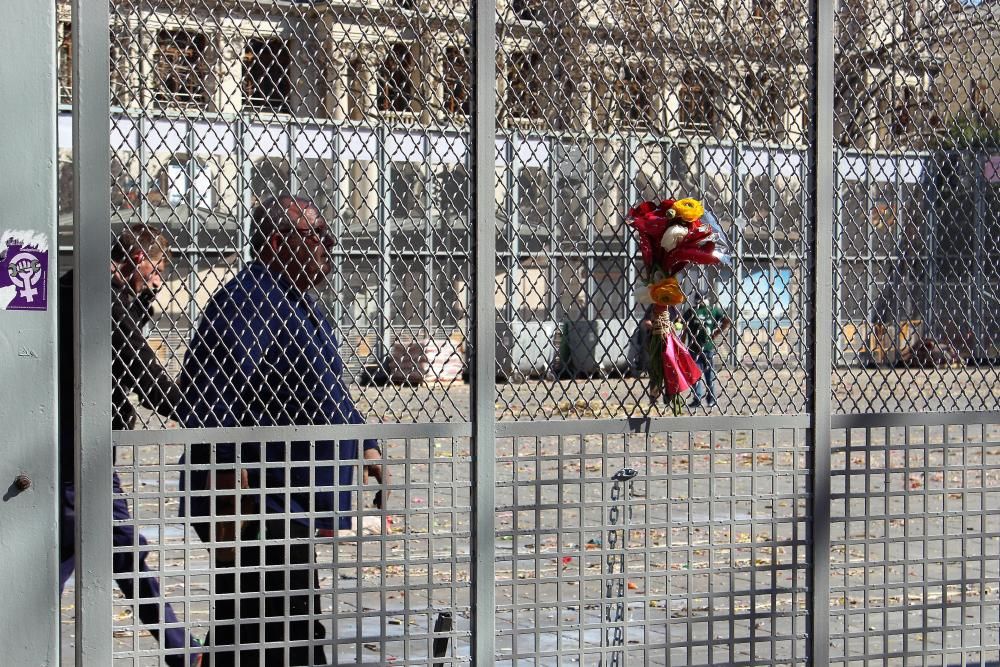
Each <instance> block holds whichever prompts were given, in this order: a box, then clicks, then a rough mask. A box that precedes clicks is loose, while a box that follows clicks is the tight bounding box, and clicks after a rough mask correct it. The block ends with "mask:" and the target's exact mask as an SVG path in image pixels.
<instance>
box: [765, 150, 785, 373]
mask: <svg viewBox="0 0 1000 667" xmlns="http://www.w3.org/2000/svg"><path fill="white" fill-rule="evenodd" d="M764 155H766V156H767V274H768V282H769V283H770V287H768V290H767V363H768V365H771V364H773V363H774V361H775V359H776V358H777V349H776V346H775V344H774V336H775V334H776V333H777V331H778V319H777V318H776V317H775V316H774V306H775V295H776V287H777V285H778V281H777V276H778V267H777V258H778V244H777V243H775V242H774V234H775V232H776V231H777V229H778V224H777V221H776V219H775V215H774V210H775V208H776V207H777V203H778V201H777V200H778V197H777V188H776V187H775V185H774V180H775V178H776V176H777V173H776V172H775V170H774V158H775V155H776V153H774V152H772V151H771V150H768V151H767V152H766V153H764ZM778 155H782V157H784V155H783V154H781V153H778Z"/></svg>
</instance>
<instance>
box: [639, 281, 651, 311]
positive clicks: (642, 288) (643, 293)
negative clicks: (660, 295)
mask: <svg viewBox="0 0 1000 667" xmlns="http://www.w3.org/2000/svg"><path fill="white" fill-rule="evenodd" d="M635 300H636V301H637V302H639V303H641V304H642V305H644V306H649V305H651V304H652V303H653V299H652V297H650V296H649V285H639V286H638V287H636V288H635Z"/></svg>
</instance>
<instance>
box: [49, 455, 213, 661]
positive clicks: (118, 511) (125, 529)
mask: <svg viewBox="0 0 1000 667" xmlns="http://www.w3.org/2000/svg"><path fill="white" fill-rule="evenodd" d="M114 490H115V493H116V494H119V493H121V492H122V488H121V481H120V480H119V479H118V475H117V474H115V476H114ZM61 505H62V511H61V513H60V514H61V520H60V525H59V560H60V563H59V592H60V594H61V593H62V591H63V589H64V588H65V587H66V581H67V580H68V579H69V578H70V576H71V575H72V574H73V570H74V569H75V568H76V554H75V552H74V543H73V533H74V530H75V528H74V525H75V524H76V489H75V488H74V486H73V485H72V484H63V487H62V502H61ZM112 516H113V517H114V519H115V520H116V521H127V520H128V519H130V518H131V517H130V516H129V513H128V503H127V502H125V500H124V499H123V498H116V499H115V501H114V503H113V505H112ZM112 535H113V538H114V545H115V546H116V547H131V546H135V545H136V538H138V540H139V541H138V544H139V546H146V544H147V542H146V538H144V537H143V536H142V535H139V534H136V531H135V528H133V527H132V526H130V525H128V524H120V523H116V524H115V526H114V528H113V530H112ZM137 555H138V557H139V573H140V574H139V577H138V584H139V586H138V588H139V598H140V599H142V598H150V599H151V600H154V602H150V603H149V604H140V605H139V620H140V621H142V623H144V624H145V625H146V626H147V627H146V629H147V630H149V632H150V634H151V635H153V637H155V638H156V639H157V640H158V641H160V642H161V643H162V644H163V647H164V648H168V649H181V648H184V646H185V638H184V634H185V629H184V628H177V627H174V628H167V629H165V630H164V631H163V633H162V637H161V634H160V630H159V629H158V628H157V626H158V625H159V624H160V623H161V615H160V582H159V579H158V578H157V577H155V576H153V577H150V576H143V575H144V573H147V572H149V567H148V566H147V565H146V556H147V555H148V552H147V551H142V550H140V551H139V553H138V554H136V553H134V552H124V553H115V554H114V557H113V559H112V565H111V567H112V571H113V572H114V573H115V574H123V575H128V576H123V577H120V578H118V577H116V578H115V583H116V584H118V588H119V589H120V590H121V592H122V594H123V595H124V596H125V598H126V599H129V600H132V599H135V594H136V585H135V584H136V580H135V579H133V578H132V572H134V571H135V557H136V556H137ZM162 622H163V623H169V624H173V623H177V616H176V615H175V614H174V610H173V609H172V608H171V607H170V605H169V604H164V605H163V615H162ZM191 646H192V647H194V648H197V647H198V646H199V645H198V642H196V641H194V639H192V640H191ZM197 655H198V652H192V657H195V656H197ZM164 662H166V664H167V665H169V667H184V664H185V662H184V656H183V655H170V656H167V657H166V658H164ZM192 662H193V660H192Z"/></svg>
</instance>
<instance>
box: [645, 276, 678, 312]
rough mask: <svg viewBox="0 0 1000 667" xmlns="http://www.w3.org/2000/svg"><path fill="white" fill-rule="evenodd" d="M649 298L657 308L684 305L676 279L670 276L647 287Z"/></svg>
mask: <svg viewBox="0 0 1000 667" xmlns="http://www.w3.org/2000/svg"><path fill="white" fill-rule="evenodd" d="M649 298H650V299H651V300H652V302H653V303H655V304H656V305H657V306H677V305H680V304H682V303H684V293H683V292H681V286H680V285H679V284H678V283H677V278H674V277H673V276H671V277H670V278H667V279H666V280H661V281H660V282H658V283H654V284H652V285H650V286H649Z"/></svg>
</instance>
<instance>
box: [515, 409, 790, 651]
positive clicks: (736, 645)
mask: <svg viewBox="0 0 1000 667" xmlns="http://www.w3.org/2000/svg"><path fill="white" fill-rule="evenodd" d="M808 452H809V443H808V442H807V439H806V437H805V431H804V430H802V429H799V428H778V429H766V430H743V429H740V430H732V431H683V432H670V431H664V432H659V431H654V432H653V433H652V434H651V436H650V437H649V438H648V439H647V438H646V436H645V435H642V434H629V433H617V432H616V433H612V432H606V433H603V434H601V433H588V432H585V429H580V432H579V433H575V434H564V435H544V434H543V435H530V436H527V435H524V436H516V437H505V438H503V439H501V440H500V441H498V455H499V456H498V488H497V496H498V497H497V504H498V508H497V511H498V515H497V536H498V538H499V543H498V548H497V633H498V634H497V659H496V660H497V664H500V665H511V666H513V665H568V664H584V665H597V664H601V665H639V664H642V665H672V664H673V665H713V664H725V665H771V664H775V665H776V664H801V663H802V661H804V660H805V656H806V591H807V588H808V577H809V566H808V561H807V552H808V547H807V542H808V523H809V509H808V508H809V484H810V470H809V463H808V458H809V457H808ZM624 468H632V469H633V470H634V471H635V472H636V473H637V476H636V477H634V478H633V479H632V480H631V481H628V480H624V479H617V480H616V476H617V477H621V476H622V473H621V471H622V470H623V469H624Z"/></svg>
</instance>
